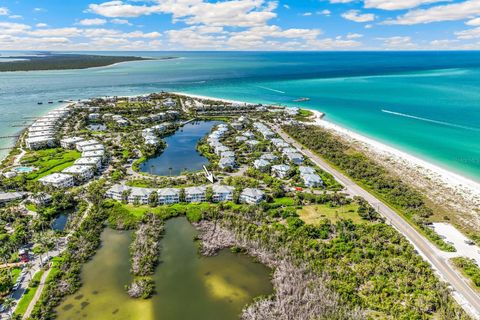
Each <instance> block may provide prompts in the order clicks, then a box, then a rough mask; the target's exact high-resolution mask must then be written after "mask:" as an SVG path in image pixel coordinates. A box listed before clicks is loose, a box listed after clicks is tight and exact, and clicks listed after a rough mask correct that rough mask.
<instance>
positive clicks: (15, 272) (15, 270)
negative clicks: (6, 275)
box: [11, 267, 22, 282]
mask: <svg viewBox="0 0 480 320" xmlns="http://www.w3.org/2000/svg"><path fill="white" fill-rule="evenodd" d="M11 272H12V278H13V282H16V281H17V279H18V276H19V275H20V272H22V269H21V268H17V267H15V268H12V270H11Z"/></svg>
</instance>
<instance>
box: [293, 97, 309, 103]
mask: <svg viewBox="0 0 480 320" xmlns="http://www.w3.org/2000/svg"><path fill="white" fill-rule="evenodd" d="M306 101H310V98H299V99H295V100H293V102H306Z"/></svg>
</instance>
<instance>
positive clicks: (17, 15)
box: [8, 14, 23, 19]
mask: <svg viewBox="0 0 480 320" xmlns="http://www.w3.org/2000/svg"><path fill="white" fill-rule="evenodd" d="M8 17H9V18H10V19H23V16H21V15H19V14H13V15H11V16H8Z"/></svg>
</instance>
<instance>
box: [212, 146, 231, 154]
mask: <svg viewBox="0 0 480 320" xmlns="http://www.w3.org/2000/svg"><path fill="white" fill-rule="evenodd" d="M227 151H230V148H228V147H226V146H224V145H220V146H217V147H215V154H216V155H217V156H219V155H221V154H222V153H223V152H227Z"/></svg>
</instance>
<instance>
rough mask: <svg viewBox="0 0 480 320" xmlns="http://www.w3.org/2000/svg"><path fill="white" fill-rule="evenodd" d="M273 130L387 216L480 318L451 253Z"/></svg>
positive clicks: (479, 304)
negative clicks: (451, 262)
mask: <svg viewBox="0 0 480 320" xmlns="http://www.w3.org/2000/svg"><path fill="white" fill-rule="evenodd" d="M273 129H274V130H275V131H276V133H278V134H279V135H280V136H281V137H282V138H283V139H284V140H285V141H286V142H288V143H290V144H291V145H293V146H294V147H295V148H297V149H298V150H299V151H300V152H302V154H304V155H305V156H306V157H308V158H310V159H311V160H312V161H313V162H314V163H315V164H316V165H318V166H319V167H320V168H321V169H322V170H324V171H326V172H328V173H330V174H332V175H333V176H334V178H335V179H336V180H337V181H338V182H340V183H341V184H342V185H343V186H344V187H345V191H346V192H347V193H348V194H349V195H351V196H360V197H362V198H364V199H365V200H367V201H368V202H369V203H370V205H371V206H372V207H374V208H375V209H376V210H377V211H378V212H379V213H380V214H381V215H382V216H384V217H385V218H386V221H387V223H389V224H390V225H392V226H393V227H394V228H395V229H397V230H398V231H399V232H400V233H401V234H403V235H404V236H405V237H406V238H407V239H408V240H409V241H410V242H411V243H412V245H413V246H414V247H415V249H416V250H417V251H418V252H419V254H420V255H421V256H422V257H423V258H424V259H425V260H426V261H427V262H429V263H430V265H431V266H432V267H433V269H434V270H435V271H437V273H438V275H439V276H440V278H441V279H442V280H443V281H445V282H447V283H448V284H449V285H450V286H451V288H452V289H453V290H454V297H455V298H456V300H457V301H458V302H459V304H461V305H462V307H463V308H464V309H465V310H466V311H467V312H468V313H470V314H471V315H472V316H473V317H474V318H475V319H480V296H479V294H478V293H477V292H476V291H474V290H473V289H472V288H471V287H470V285H469V284H468V282H467V280H466V279H464V278H463V277H462V276H461V275H460V274H459V273H458V272H456V271H455V269H454V267H453V266H452V265H451V264H450V263H449V262H448V259H449V257H448V255H445V254H444V253H443V252H442V251H441V250H440V249H438V248H437V247H435V246H434V245H432V244H431V243H430V242H429V241H428V240H427V239H425V237H423V236H422V235H421V234H420V233H419V232H418V231H417V230H416V229H415V228H414V227H413V226H411V225H410V224H409V223H408V222H407V221H405V220H404V219H403V218H402V217H401V216H400V215H399V214H397V213H396V212H395V211H394V210H393V209H392V208H390V207H389V206H387V205H386V204H385V203H383V202H382V201H380V200H379V199H377V198H376V197H375V196H373V195H372V194H371V193H369V192H368V191H366V190H365V189H363V188H361V187H360V186H359V185H358V184H356V183H355V182H353V181H352V180H351V179H350V178H348V177H347V176H345V175H344V174H343V173H341V172H340V171H338V170H336V169H335V168H333V167H332V166H331V165H330V164H328V163H327V162H326V161H324V160H323V159H322V158H320V157H319V156H318V155H316V154H314V153H313V152H312V151H310V150H308V149H306V148H304V147H303V146H302V145H301V144H300V143H298V142H297V141H296V140H294V139H293V138H291V137H290V136H289V135H288V134H286V133H285V132H284V131H283V130H282V129H281V128H280V127H278V126H274V127H273Z"/></svg>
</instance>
